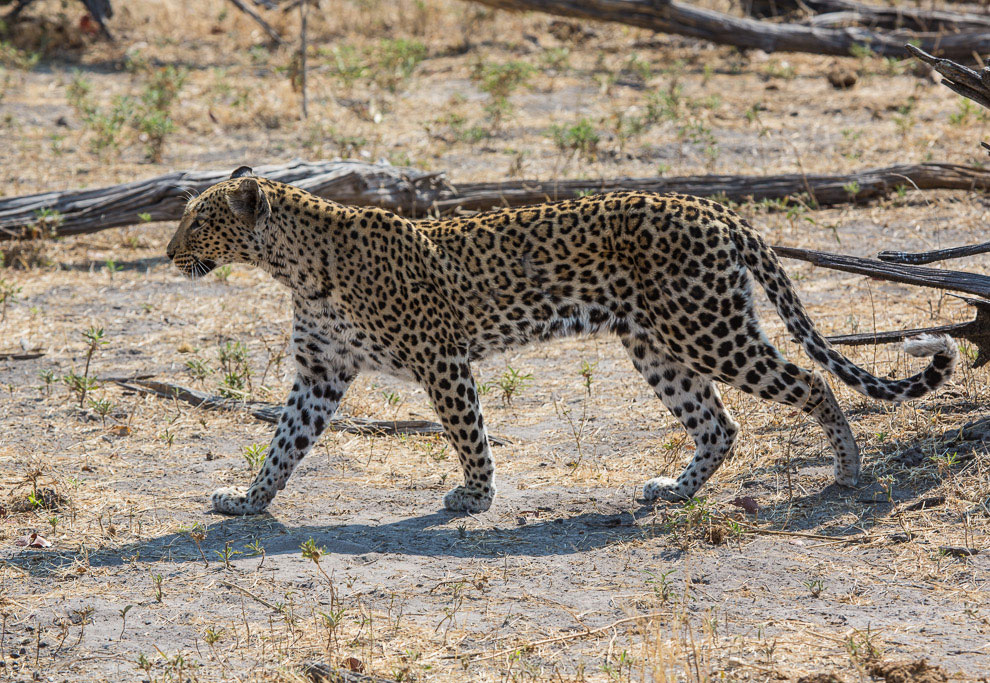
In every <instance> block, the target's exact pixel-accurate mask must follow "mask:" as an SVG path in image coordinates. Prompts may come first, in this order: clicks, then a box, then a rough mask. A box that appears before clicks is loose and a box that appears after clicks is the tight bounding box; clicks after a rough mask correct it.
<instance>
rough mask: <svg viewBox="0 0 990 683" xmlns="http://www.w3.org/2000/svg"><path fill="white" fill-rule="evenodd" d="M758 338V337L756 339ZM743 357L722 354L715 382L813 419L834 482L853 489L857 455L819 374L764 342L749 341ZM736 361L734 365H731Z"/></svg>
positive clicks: (856, 479) (841, 416) (840, 416)
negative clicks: (830, 454) (819, 430)
mask: <svg viewBox="0 0 990 683" xmlns="http://www.w3.org/2000/svg"><path fill="white" fill-rule="evenodd" d="M760 336H761V337H762V334H761V335H760ZM743 351H745V352H744V353H740V354H736V353H729V354H726V358H727V359H728V362H726V363H723V364H722V365H721V367H720V373H719V374H720V376H719V379H720V380H722V381H724V382H726V383H728V384H731V385H732V386H734V387H736V388H737V389H742V390H743V391H745V392H746V393H749V394H752V395H754V396H759V397H760V398H765V399H768V400H771V401H777V402H778V403H783V404H784V405H788V406H792V407H794V408H798V409H800V410H801V411H803V412H804V413H806V414H808V415H810V416H811V417H813V418H815V421H817V422H818V424H819V425H821V427H822V429H823V430H824V431H825V436H826V437H827V438H828V442H829V445H830V446H831V448H832V452H833V454H834V457H835V460H834V467H833V471H834V473H835V481H836V482H837V483H839V484H842V485H844V486H855V485H856V484H857V483H858V481H859V469H860V455H859V447H858V446H857V445H856V439H855V437H853V433H852V430H851V429H850V428H849V422H848V421H847V420H846V416H845V414H844V413H843V412H842V408H841V407H839V403H838V402H837V401H836V400H835V395H834V394H833V393H832V390H831V388H829V386H828V382H826V381H825V378H824V377H823V376H822V374H821V373H820V372H813V371H811V370H805V369H804V368H801V367H798V366H797V365H795V364H794V363H791V362H789V361H788V360H786V359H785V358H784V357H783V356H781V355H780V352H779V351H778V350H777V349H776V348H775V347H774V346H773V345H772V344H770V342H768V341H766V340H765V339H760V340H755V339H754V340H753V341H752V342H751V343H750V345H749V346H748V348H747V349H744V350H743ZM733 358H738V359H739V360H738V361H733V360H732V359H733Z"/></svg>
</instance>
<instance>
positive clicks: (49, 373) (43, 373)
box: [38, 368, 58, 396]
mask: <svg viewBox="0 0 990 683" xmlns="http://www.w3.org/2000/svg"><path fill="white" fill-rule="evenodd" d="M38 377H40V378H41V381H42V382H44V383H45V384H44V387H43V389H44V390H45V395H46V396H51V395H52V385H53V384H55V382H57V381H58V377H57V376H56V375H55V371H54V370H52V369H51V368H45V369H44V370H39V371H38Z"/></svg>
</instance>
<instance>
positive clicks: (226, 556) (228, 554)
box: [213, 541, 244, 570]
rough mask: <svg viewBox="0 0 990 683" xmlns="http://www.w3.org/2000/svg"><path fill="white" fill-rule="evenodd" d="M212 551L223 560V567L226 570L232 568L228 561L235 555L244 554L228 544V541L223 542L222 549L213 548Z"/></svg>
mask: <svg viewBox="0 0 990 683" xmlns="http://www.w3.org/2000/svg"><path fill="white" fill-rule="evenodd" d="M213 552H215V553H216V554H217V555H219V556H220V559H221V560H223V567H224V569H227V570H230V569H232V568H233V567H231V564H230V561H231V560H232V559H234V557H235V556H236V555H243V554H244V553H242V552H241V551H240V550H234V548H233V546H232V545H231V544H230V541H227V542H225V543H224V544H223V550H215V551H213Z"/></svg>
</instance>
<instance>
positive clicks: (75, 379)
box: [62, 372, 96, 407]
mask: <svg viewBox="0 0 990 683" xmlns="http://www.w3.org/2000/svg"><path fill="white" fill-rule="evenodd" d="M62 383H63V384H65V386H66V387H68V389H69V392H70V393H72V394H75V395H76V396H77V397H79V407H82V405H83V403H84V402H85V401H86V394H87V393H89V392H90V391H93V390H94V389H96V380H95V379H93V378H91V377H84V376H83V375H78V374H76V373H75V372H69V373H67V374H65V375H62Z"/></svg>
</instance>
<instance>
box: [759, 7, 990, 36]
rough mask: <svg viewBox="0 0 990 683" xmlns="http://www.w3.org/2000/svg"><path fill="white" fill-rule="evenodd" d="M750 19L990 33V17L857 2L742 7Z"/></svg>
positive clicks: (816, 24) (823, 25)
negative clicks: (801, 16)
mask: <svg viewBox="0 0 990 683" xmlns="http://www.w3.org/2000/svg"><path fill="white" fill-rule="evenodd" d="M743 8H744V10H746V11H747V12H748V13H749V14H750V15H751V16H756V17H770V16H774V17H776V16H781V15H796V14H799V13H800V14H803V13H807V12H808V11H809V10H810V11H811V12H815V14H814V15H812V16H811V17H809V18H807V19H804V20H800V21H799V22H798V23H803V24H808V25H810V26H820V27H829V26H868V27H870V28H882V29H895V30H896V29H907V30H911V31H929V32H933V33H955V32H959V31H987V30H990V16H987V15H985V14H973V13H969V12H947V11H944V10H923V9H919V8H916V7H881V6H878V5H868V4H865V3H862V2H856V0H754V1H753V2H749V3H743Z"/></svg>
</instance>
